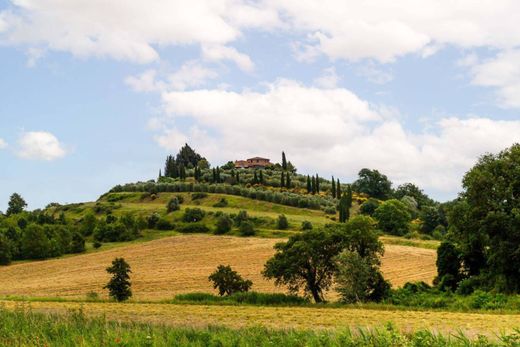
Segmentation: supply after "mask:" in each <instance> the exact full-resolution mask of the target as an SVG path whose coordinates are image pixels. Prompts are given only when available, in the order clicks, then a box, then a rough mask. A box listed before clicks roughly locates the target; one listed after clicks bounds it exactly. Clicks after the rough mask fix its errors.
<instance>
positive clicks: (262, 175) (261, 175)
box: [258, 170, 264, 184]
mask: <svg viewBox="0 0 520 347" xmlns="http://www.w3.org/2000/svg"><path fill="white" fill-rule="evenodd" d="M258 180H259V181H260V183H261V184H264V174H263V172H262V170H260V176H259V177H258Z"/></svg>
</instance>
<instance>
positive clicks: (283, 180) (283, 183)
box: [280, 171, 285, 188]
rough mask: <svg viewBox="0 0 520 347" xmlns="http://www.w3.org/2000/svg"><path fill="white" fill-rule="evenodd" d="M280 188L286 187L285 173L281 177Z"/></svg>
mask: <svg viewBox="0 0 520 347" xmlns="http://www.w3.org/2000/svg"><path fill="white" fill-rule="evenodd" d="M280 187H282V188H283V187H285V172H283V171H282V175H281V176H280Z"/></svg>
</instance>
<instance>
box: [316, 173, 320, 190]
mask: <svg viewBox="0 0 520 347" xmlns="http://www.w3.org/2000/svg"><path fill="white" fill-rule="evenodd" d="M319 193H320V176H318V174H316V194H319Z"/></svg>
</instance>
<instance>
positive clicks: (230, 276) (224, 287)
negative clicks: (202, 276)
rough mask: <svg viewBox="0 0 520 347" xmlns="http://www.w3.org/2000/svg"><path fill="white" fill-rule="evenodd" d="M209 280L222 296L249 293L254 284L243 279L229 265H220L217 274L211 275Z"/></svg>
mask: <svg viewBox="0 0 520 347" xmlns="http://www.w3.org/2000/svg"><path fill="white" fill-rule="evenodd" d="M208 280H209V281H211V282H213V288H214V289H218V294H219V295H220V296H223V295H232V294H234V293H240V292H247V291H249V289H251V287H252V286H253V282H251V281H250V280H245V279H243V278H242V276H240V275H239V274H238V272H236V271H235V270H233V269H231V266H229V265H227V266H224V265H219V266H218V267H217V269H216V270H215V272H213V273H212V274H211V275H209V277H208Z"/></svg>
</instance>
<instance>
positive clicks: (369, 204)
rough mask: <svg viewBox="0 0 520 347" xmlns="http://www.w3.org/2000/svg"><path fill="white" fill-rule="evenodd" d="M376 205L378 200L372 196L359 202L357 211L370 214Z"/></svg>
mask: <svg viewBox="0 0 520 347" xmlns="http://www.w3.org/2000/svg"><path fill="white" fill-rule="evenodd" d="M378 207H379V201H377V200H376V199H373V198H369V199H368V200H367V201H365V202H364V203H362V204H361V206H360V207H359V212H360V213H361V214H364V215H367V216H372V215H373V214H374V212H375V211H376V209H377V208H378Z"/></svg>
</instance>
